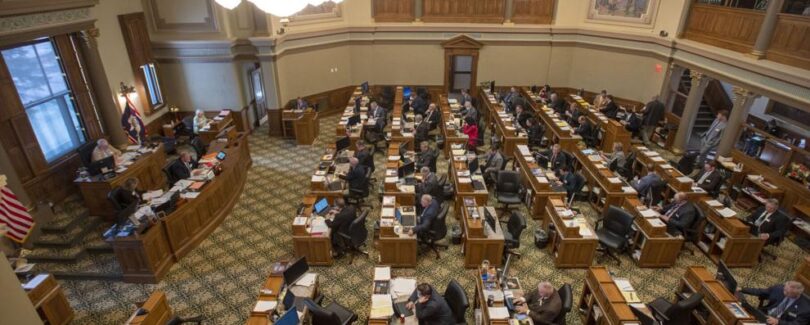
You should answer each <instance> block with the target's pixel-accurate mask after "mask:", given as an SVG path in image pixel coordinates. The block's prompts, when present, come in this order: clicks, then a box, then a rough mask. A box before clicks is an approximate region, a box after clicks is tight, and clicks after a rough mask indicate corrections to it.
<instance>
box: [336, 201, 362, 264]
mask: <svg viewBox="0 0 810 325" xmlns="http://www.w3.org/2000/svg"><path fill="white" fill-rule="evenodd" d="M368 211H369V210H365V211H363V213H361V214H360V217H358V218H357V219H354V220H353V221H352V223H351V224H349V233H348V234H347V233H342V232H338V236H340V237H341V238H343V243H344V246H345V247H346V248H348V249H349V253H350V254H351V255H352V257H351V259H350V260H349V265H351V264H352V262H354V257H355V256H356V255H357V254H363V255H365V256H366V257H368V252H366V251H364V250H362V248H363V246H365V245H366V239H368V230H367V229H366V217H367V216H368Z"/></svg>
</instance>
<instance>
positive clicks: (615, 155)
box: [600, 142, 627, 171]
mask: <svg viewBox="0 0 810 325" xmlns="http://www.w3.org/2000/svg"><path fill="white" fill-rule="evenodd" d="M612 149H613V152H611V153H609V154H604V153H600V155H601V156H602V159H605V160H607V166H608V168H610V166H612V165H613V163H614V162H615V163H616V167H624V165H625V164H626V163H627V157H626V156H625V155H624V150H622V149H623V148H622V143H621V142H614V143H613V148H612ZM611 170H612V171H615V169H614V168H611Z"/></svg>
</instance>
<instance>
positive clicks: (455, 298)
mask: <svg viewBox="0 0 810 325" xmlns="http://www.w3.org/2000/svg"><path fill="white" fill-rule="evenodd" d="M444 300H445V301H447V304H448V305H449V306H450V311H452V312H453V318H454V319H455V320H456V324H466V323H467V320H466V317H465V314H466V313H467V308H469V307H470V300H469V299H467V292H465V291H464V288H463V287H462V286H461V285H460V284H458V282H456V280H450V283H448V284H447V289H445V290H444Z"/></svg>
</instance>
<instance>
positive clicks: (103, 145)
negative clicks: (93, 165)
mask: <svg viewBox="0 0 810 325" xmlns="http://www.w3.org/2000/svg"><path fill="white" fill-rule="evenodd" d="M107 157H114V158H115V160H116V163H117V162H118V159H119V158H120V157H121V151H119V150H118V149H115V148H113V146H111V145H110V143H109V142H107V139H98V141H97V142H96V148H95V149H93V153H92V154H91V155H90V161H91V162H97V161H99V160H102V159H104V158H107Z"/></svg>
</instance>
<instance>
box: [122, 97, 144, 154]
mask: <svg viewBox="0 0 810 325" xmlns="http://www.w3.org/2000/svg"><path fill="white" fill-rule="evenodd" d="M126 100H127V102H126V106H124V112H123V113H122V114H121V127H122V128H123V129H124V133H126V134H127V138H128V139H129V143H132V144H139V143H142V142H144V141H146V128H145V127H144V126H143V120H142V119H141V113H138V110H137V109H135V105H133V104H132V101H130V100H129V96H126Z"/></svg>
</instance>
